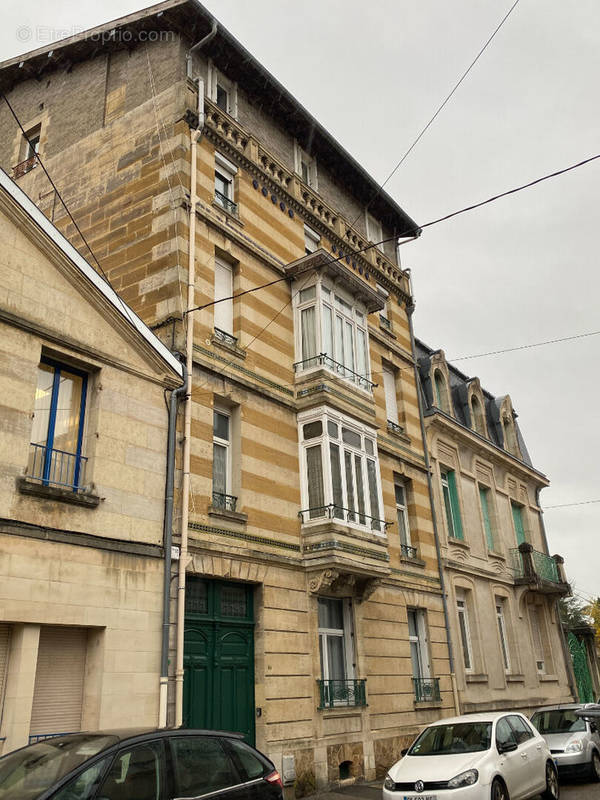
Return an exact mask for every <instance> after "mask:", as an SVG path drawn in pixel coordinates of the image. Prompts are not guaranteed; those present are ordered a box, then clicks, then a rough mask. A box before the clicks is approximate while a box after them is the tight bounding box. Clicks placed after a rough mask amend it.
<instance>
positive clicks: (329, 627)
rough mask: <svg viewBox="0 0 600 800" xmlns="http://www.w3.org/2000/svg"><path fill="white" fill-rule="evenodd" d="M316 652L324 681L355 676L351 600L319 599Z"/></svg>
mask: <svg viewBox="0 0 600 800" xmlns="http://www.w3.org/2000/svg"><path fill="white" fill-rule="evenodd" d="M319 653H320V656H321V675H322V677H323V680H325V681H331V680H335V681H338V680H346V679H347V678H353V677H354V651H353V647H352V606H351V604H350V600H346V599H339V598H334V597H319Z"/></svg>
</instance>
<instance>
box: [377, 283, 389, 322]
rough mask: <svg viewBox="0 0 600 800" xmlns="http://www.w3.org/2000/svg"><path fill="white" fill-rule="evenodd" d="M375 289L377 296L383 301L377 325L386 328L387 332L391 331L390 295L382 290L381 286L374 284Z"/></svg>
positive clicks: (385, 290)
mask: <svg viewBox="0 0 600 800" xmlns="http://www.w3.org/2000/svg"><path fill="white" fill-rule="evenodd" d="M375 288H376V289H377V294H379V295H380V297H381V299H382V301H383V308H382V309H381V311H380V312H379V323H380V325H381V327H382V328H387V329H388V330H390V329H391V327H392V323H391V321H390V308H389V303H390V293H389V292H388V291H387V289H384V288H383V286H380V285H379V284H376V286H375Z"/></svg>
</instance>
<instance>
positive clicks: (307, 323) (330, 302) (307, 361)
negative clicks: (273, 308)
mask: <svg viewBox="0 0 600 800" xmlns="http://www.w3.org/2000/svg"><path fill="white" fill-rule="evenodd" d="M294 303H295V305H296V352H297V354H298V356H299V359H298V361H297V363H296V364H295V365H294V366H295V369H296V371H297V372H302V371H303V370H306V369H310V368H312V367H317V366H321V367H325V368H327V369H329V370H331V371H332V372H334V373H335V374H336V375H339V376H340V377H341V378H343V379H344V380H347V381H351V382H352V383H355V384H356V385H357V386H358V387H359V388H360V389H364V390H365V391H371V390H372V383H371V381H370V379H369V374H370V373H369V350H368V335H367V320H366V316H365V309H364V307H363V306H362V305H360V304H358V303H355V302H354V301H353V299H352V298H351V297H346V296H345V295H344V294H343V293H342V292H341V291H340V289H339V288H337V289H334V284H333V283H329V282H328V281H327V280H326V279H324V278H323V279H321V280H318V281H317V282H316V283H315V284H313V285H312V286H307V287H305V288H303V289H300V291H298V292H296V294H295V295H294Z"/></svg>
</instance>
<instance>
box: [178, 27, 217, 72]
mask: <svg viewBox="0 0 600 800" xmlns="http://www.w3.org/2000/svg"><path fill="white" fill-rule="evenodd" d="M216 35H217V20H216V19H213V23H212V28H211V30H210V33H208V34H207V35H206V36H205V37H204V38H203V39H200V41H199V42H196V44H193V45H192V46H191V47H190V49H189V50H188V52H187V55H186V57H185V64H186V73H187V76H188V78H192V77H193V73H192V54H193V53H194V52H195V51H196V50H200V48H201V47H204V45H205V44H208V43H209V42H210V40H211V39H214V38H215V36H216Z"/></svg>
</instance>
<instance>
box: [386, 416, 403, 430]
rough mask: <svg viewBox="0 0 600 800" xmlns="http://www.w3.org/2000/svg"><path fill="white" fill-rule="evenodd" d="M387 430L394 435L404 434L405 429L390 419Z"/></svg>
mask: <svg viewBox="0 0 600 800" xmlns="http://www.w3.org/2000/svg"><path fill="white" fill-rule="evenodd" d="M387 428H388V431H391V432H392V433H404V428H403V427H402V425H398V423H397V422H394V421H393V420H391V419H388V421H387Z"/></svg>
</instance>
